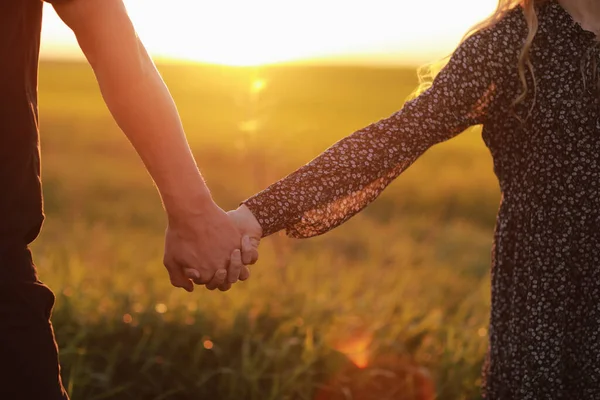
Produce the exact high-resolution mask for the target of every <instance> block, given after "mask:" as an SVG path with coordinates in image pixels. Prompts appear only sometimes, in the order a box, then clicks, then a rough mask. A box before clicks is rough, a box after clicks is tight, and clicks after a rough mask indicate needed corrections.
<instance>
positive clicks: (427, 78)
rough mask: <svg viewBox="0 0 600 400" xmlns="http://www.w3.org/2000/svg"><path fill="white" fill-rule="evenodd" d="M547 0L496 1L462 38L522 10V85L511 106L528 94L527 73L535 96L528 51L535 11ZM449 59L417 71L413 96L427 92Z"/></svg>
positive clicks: (536, 21)
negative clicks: (524, 33) (524, 27)
mask: <svg viewBox="0 0 600 400" xmlns="http://www.w3.org/2000/svg"><path fill="white" fill-rule="evenodd" d="M547 1H549V0H498V6H497V7H496V10H495V11H494V13H493V14H492V15H490V17H488V18H487V19H485V20H483V21H482V22H480V23H478V24H477V25H475V26H473V27H472V28H471V29H470V30H469V31H468V32H467V33H466V34H465V36H464V37H463V39H462V41H461V43H462V42H464V41H465V40H466V39H467V38H468V37H470V36H471V35H473V34H475V33H477V32H478V31H480V30H482V29H486V28H490V27H492V26H494V25H495V24H496V23H498V22H499V21H500V20H502V18H503V17H504V16H505V15H506V14H507V13H508V12H509V11H511V10H512V9H514V8H516V7H521V8H522V9H523V14H524V16H525V20H526V22H527V28H528V34H527V38H526V39H525V42H524V44H523V47H522V49H521V52H520V54H519V63H518V74H519V79H520V81H521V85H522V91H521V93H520V94H519V96H517V98H516V99H514V101H513V106H516V105H517V104H519V103H521V102H522V101H523V100H525V98H526V97H527V95H528V93H529V87H528V84H527V77H526V74H527V72H529V73H530V74H531V76H532V78H533V93H534V96H535V92H536V80H535V74H534V70H533V65H532V64H531V60H530V58H529V51H530V49H531V45H532V43H533V39H534V38H535V35H536V33H537V31H538V27H539V24H538V16H537V13H536V10H535V7H536V6H537V5H540V4H543V3H545V2H547ZM449 58H450V57H446V58H445V59H443V60H441V61H439V62H436V63H433V64H428V65H425V66H423V67H421V68H419V70H418V75H419V88H418V89H417V91H416V93H415V94H417V95H418V94H420V93H422V92H423V91H425V90H427V88H428V87H429V86H431V83H432V81H433V78H434V77H435V76H436V75H437V73H438V72H439V71H440V70H441V69H442V68H443V67H444V65H446V63H447V62H448V60H449Z"/></svg>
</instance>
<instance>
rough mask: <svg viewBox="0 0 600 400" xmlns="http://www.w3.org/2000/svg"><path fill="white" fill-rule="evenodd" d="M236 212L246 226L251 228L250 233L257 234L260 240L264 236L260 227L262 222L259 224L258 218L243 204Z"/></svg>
mask: <svg viewBox="0 0 600 400" xmlns="http://www.w3.org/2000/svg"><path fill="white" fill-rule="evenodd" d="M236 211H237V212H238V214H239V215H240V217H241V218H242V219H243V220H244V221H246V224H247V226H248V227H249V228H250V231H251V232H256V234H257V235H258V238H259V239H260V238H261V237H262V234H263V228H262V226H261V225H260V222H258V219H257V218H256V216H255V215H254V214H253V213H252V211H251V210H250V209H249V208H248V206H246V205H245V204H242V205H240V206H239V207H238V209H237V210H236Z"/></svg>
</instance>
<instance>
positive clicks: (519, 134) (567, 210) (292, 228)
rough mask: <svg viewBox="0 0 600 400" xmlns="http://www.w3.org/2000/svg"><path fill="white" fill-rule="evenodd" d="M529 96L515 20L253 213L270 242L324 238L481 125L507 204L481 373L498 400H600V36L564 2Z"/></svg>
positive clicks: (555, 8)
mask: <svg viewBox="0 0 600 400" xmlns="http://www.w3.org/2000/svg"><path fill="white" fill-rule="evenodd" d="M537 13H538V17H539V30H538V33H537V35H536V37H535V39H534V43H533V46H532V48H531V52H530V57H531V62H532V65H533V69H534V71H535V83H536V89H535V90H533V87H534V81H533V79H532V77H531V74H526V79H527V81H528V88H529V90H528V94H527V96H526V99H525V100H524V101H523V102H521V103H519V104H518V105H517V106H515V107H513V106H512V104H513V102H514V100H515V99H516V98H517V97H518V96H519V94H520V93H521V92H522V90H523V87H522V83H521V81H520V78H519V74H518V67H517V66H518V58H519V53H520V51H521V48H522V46H523V43H524V40H525V37H526V36H527V32H528V29H527V24H526V22H525V19H524V15H523V12H522V10H521V9H520V8H518V7H517V8H515V9H513V10H512V11H510V12H509V13H508V14H507V15H506V16H505V17H504V18H503V19H502V20H501V21H499V22H498V23H497V24H495V25H494V26H492V27H490V28H486V29H484V30H482V31H479V32H477V33H476V34H474V35H473V36H471V37H469V38H468V39H467V40H466V41H465V42H463V43H462V44H461V45H460V46H459V48H458V49H457V50H456V51H455V53H454V54H453V56H452V57H451V59H450V61H449V63H448V64H447V66H446V67H445V68H444V69H443V70H442V71H441V72H440V73H439V74H438V76H437V77H436V79H435V80H434V82H433V85H432V86H431V87H430V88H429V89H428V90H427V91H425V92H424V93H423V94H421V95H420V96H419V97H417V98H415V99H413V100H411V101H409V102H407V103H406V104H405V105H404V107H403V108H402V109H401V110H400V111H398V112H397V113H395V114H393V115H392V116H390V117H389V118H387V119H384V120H381V121H379V122H377V123H374V124H372V125H371V126H368V127H366V128H364V129H362V130H359V131H358V132H355V133H354V134H352V135H350V136H348V137H346V138H344V139H343V140H341V141H339V142H338V143H336V144H335V145H333V146H332V147H330V148H329V149H328V150H327V151H325V152H324V153H323V154H322V155H320V156H319V157H317V158H316V159H315V160H313V161H312V162H310V163H309V164H307V165H305V166H304V167H302V168H300V169H298V170H297V171H295V172H294V173H292V174H291V175H289V176H287V177H286V178H284V179H282V180H280V181H279V182H276V183H275V184H273V185H271V186H270V187H268V188H267V189H266V190H264V191H262V192H260V193H258V194H257V195H255V196H253V197H251V198H250V199H248V200H246V201H245V202H244V203H245V204H246V205H247V206H248V207H249V208H250V210H251V211H252V213H253V214H254V215H255V216H256V218H257V219H258V221H259V222H260V224H261V226H262V227H263V230H264V236H267V235H270V234H272V233H274V232H277V231H279V230H282V229H285V230H286V231H287V233H288V235H289V236H291V237H296V238H306V237H310V236H315V235H319V234H323V233H325V232H327V231H329V230H331V229H333V228H335V227H336V226H338V225H340V224H342V223H343V222H344V221H346V220H348V219H349V218H350V217H352V216H353V215H354V214H356V213H357V212H359V211H360V210H361V209H363V208H364V207H365V206H366V205H367V204H368V203H370V202H371V201H373V200H374V199H375V198H376V197H377V196H378V195H379V194H380V193H381V192H382V191H383V190H384V189H385V188H386V186H387V185H388V184H389V183H390V182H391V181H392V180H394V179H395V178H396V177H397V176H398V175H399V174H400V173H402V171H404V170H405V169H407V168H408V167H409V166H410V165H411V164H412V163H413V162H414V161H415V160H416V159H417V158H418V157H419V156H421V155H422V154H423V153H424V152H425V151H427V149H429V148H430V147H431V146H433V145H435V144H437V143H440V142H443V141H445V140H448V139H450V138H452V137H453V136H455V135H457V134H459V133H461V132H462V131H464V130H465V129H466V128H468V127H470V126H472V125H477V124H482V125H483V131H482V136H483V139H484V141H485V143H486V145H487V146H488V148H489V149H490V152H491V155H492V157H493V162H494V172H495V174H496V176H497V177H498V181H499V184H500V188H501V192H502V200H501V205H500V209H499V211H498V216H497V223H496V229H495V234H494V247H493V249H492V256H493V257H492V268H491V279H492V310H491V317H490V329H489V343H490V346H489V351H488V356H487V360H486V363H485V367H484V377H485V388H484V389H485V390H484V393H485V396H486V398H487V399H490V400H516V399H518V400H525V399H528V400H534V399H535V400H540V399H553V400H558V399H578V400H588V399H589V400H592V399H600V207H599V206H600V112H599V111H600V99H599V92H598V82H597V81H598V80H597V76H596V75H597V74H598V64H600V49H599V47H598V42H597V41H596V37H595V35H594V34H592V33H591V32H588V31H585V30H584V29H583V28H582V27H581V26H580V25H578V24H577V23H575V22H574V20H573V19H572V18H571V16H570V15H569V14H568V13H567V12H566V10H565V9H564V8H562V6H561V5H560V4H559V3H558V2H557V1H556V0H550V1H547V2H544V3H542V4H541V5H539V6H538V9H537Z"/></svg>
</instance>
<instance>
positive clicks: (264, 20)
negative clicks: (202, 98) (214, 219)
mask: <svg viewBox="0 0 600 400" xmlns="http://www.w3.org/2000/svg"><path fill="white" fill-rule="evenodd" d="M125 3H126V5H127V8H128V10H129V13H130V15H131V18H132V20H133V21H134V24H135V26H136V28H137V31H138V33H139V35H140V37H141V38H142V40H143V41H144V43H145V44H146V47H148V49H149V50H150V52H151V53H152V55H153V56H155V57H157V58H172V59H180V60H186V61H188V60H191V61H199V62H209V63H216V64H225V65H258V64H265V63H275V62H288V61H307V60H309V61H310V60H327V61H328V62H344V63H361V64H415V63H422V62H425V61H430V60H433V59H436V58H439V57H441V56H444V55H446V54H447V53H449V52H450V51H452V49H453V47H454V46H455V45H456V44H457V42H458V41H459V40H460V38H461V36H462V34H463V33H464V32H465V31H466V30H468V28H469V27H470V26H471V25H473V24H475V23H476V22H478V21H479V20H481V19H483V18H484V17H486V16H487V15H489V14H490V13H491V12H492V11H493V9H494V7H495V5H496V3H497V0H453V1H448V0H418V1H417V0H410V1H409V0H368V1H366V0H354V1H353V0H302V1H299V0H297V1H292V0H252V1H249V0H219V1H214V0H211V1H208V0H168V1H165V0H126V1H125ZM42 55H43V56H44V57H77V56H79V55H80V52H79V50H78V47H77V45H76V43H75V40H74V38H73V35H72V33H71V32H70V30H69V29H68V28H66V27H65V26H64V25H63V24H62V22H61V21H60V20H59V19H58V17H57V16H56V14H55V13H54V11H53V10H52V8H51V7H50V6H48V5H46V10H45V15H44V30H43V40H42Z"/></svg>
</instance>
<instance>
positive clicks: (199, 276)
mask: <svg viewBox="0 0 600 400" xmlns="http://www.w3.org/2000/svg"><path fill="white" fill-rule="evenodd" d="M241 240H242V238H241V235H240V233H239V231H238V230H237V229H236V227H235V226H234V224H233V223H232V222H231V220H230V219H229V218H228V216H227V214H225V212H224V211H223V210H221V209H220V208H219V207H218V206H217V205H215V204H214V203H210V205H209V206H207V207H205V208H204V209H202V210H199V211H198V213H197V214H195V215H192V216H189V217H184V218H181V217H172V218H171V217H170V218H169V227H168V228H167V233H166V238H165V257H164V264H165V267H166V268H167V270H168V271H169V277H170V278H171V283H172V284H173V285H174V286H177V287H182V288H184V289H186V290H187V291H189V292H191V291H193V288H194V285H193V282H194V283H196V284H206V287H207V288H208V289H216V288H217V287H221V286H222V285H224V284H228V285H229V286H230V287H231V284H232V283H235V282H236V281H237V280H238V278H240V279H241V277H240V276H238V277H237V278H236V279H235V280H233V281H231V280H232V278H230V279H229V280H228V276H227V266H228V265H229V263H230V259H231V258H232V252H233V251H234V250H235V249H237V252H238V253H239V248H240V242H241ZM238 275H239V274H238ZM192 280H193V282H192Z"/></svg>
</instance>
